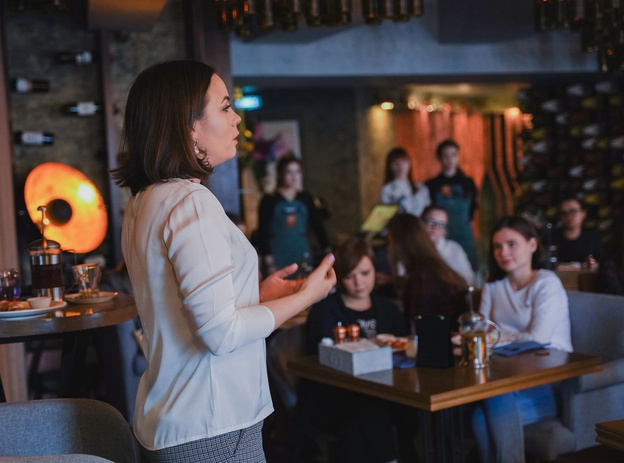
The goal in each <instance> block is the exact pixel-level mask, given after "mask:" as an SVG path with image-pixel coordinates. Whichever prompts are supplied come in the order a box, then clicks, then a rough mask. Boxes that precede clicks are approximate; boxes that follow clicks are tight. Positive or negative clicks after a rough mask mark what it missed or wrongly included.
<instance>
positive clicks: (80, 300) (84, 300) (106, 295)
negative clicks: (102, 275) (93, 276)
mask: <svg viewBox="0 0 624 463" xmlns="http://www.w3.org/2000/svg"><path fill="white" fill-rule="evenodd" d="M117 294H118V293H117V291H115V292H107V291H100V295H99V296H96V297H80V294H79V293H72V294H65V300H66V301H68V302H71V303H72V304H99V303H100V302H106V301H110V300H111V299H113V298H114V297H116V296H117Z"/></svg>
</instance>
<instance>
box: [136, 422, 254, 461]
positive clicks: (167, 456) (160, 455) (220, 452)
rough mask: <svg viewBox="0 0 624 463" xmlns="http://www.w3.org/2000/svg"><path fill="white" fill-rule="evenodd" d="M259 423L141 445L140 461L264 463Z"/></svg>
mask: <svg viewBox="0 0 624 463" xmlns="http://www.w3.org/2000/svg"><path fill="white" fill-rule="evenodd" d="M262 424H263V422H262V421H261V422H260V423H258V424H255V425H253V426H250V427H249V428H245V429H241V430H239V431H232V432H228V433H226V434H222V435H220V436H215V437H209V438H207V439H200V440H196V441H193V442H187V443H186V444H180V445H176V446H174V447H167V448H165V449H161V450H147V449H145V448H141V462H142V463H204V462H205V463H266V459H265V457H264V450H263V449H262Z"/></svg>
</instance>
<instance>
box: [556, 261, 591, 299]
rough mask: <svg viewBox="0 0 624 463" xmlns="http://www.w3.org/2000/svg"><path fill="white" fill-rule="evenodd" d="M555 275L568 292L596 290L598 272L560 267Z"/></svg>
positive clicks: (563, 265)
mask: <svg viewBox="0 0 624 463" xmlns="http://www.w3.org/2000/svg"><path fill="white" fill-rule="evenodd" d="M555 273H556V274H557V276H558V277H559V279H560V280H561V283H562V284H563V287H564V288H565V289H567V290H568V291H589V292H596V290H597V289H598V271H597V270H588V269H584V268H574V267H570V266H566V265H565V264H562V265H560V266H559V267H558V268H557V270H555Z"/></svg>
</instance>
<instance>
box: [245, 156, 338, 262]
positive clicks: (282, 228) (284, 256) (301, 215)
mask: <svg viewBox="0 0 624 463" xmlns="http://www.w3.org/2000/svg"><path fill="white" fill-rule="evenodd" d="M301 178H302V172H301V160H300V159H299V158H297V157H295V156H294V155H287V156H284V157H282V158H281V159H280V160H279V161H278V164H277V189H276V190H275V193H273V194H268V195H264V196H263V197H262V200H261V201H260V205H259V207H258V230H257V246H258V253H259V254H260V255H261V256H262V268H263V270H262V272H263V273H264V274H270V273H273V272H275V271H276V270H277V269H280V268H283V267H285V266H287V265H290V264H292V263H297V264H299V268H300V271H301V272H304V273H305V272H306V271H309V270H311V269H312V267H313V266H314V264H315V262H314V255H313V252H312V246H311V244H310V240H309V236H310V233H311V234H313V235H314V237H315V238H316V240H317V242H318V244H319V245H320V246H321V247H322V248H323V249H330V246H329V239H328V238H327V233H326V231H325V227H324V225H323V218H322V214H321V211H320V210H319V208H318V207H316V205H315V203H314V197H313V196H312V195H311V194H310V193H308V192H307V191H302V190H301Z"/></svg>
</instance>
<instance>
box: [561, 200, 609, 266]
mask: <svg viewBox="0 0 624 463" xmlns="http://www.w3.org/2000/svg"><path fill="white" fill-rule="evenodd" d="M559 217H560V219H561V227H560V228H559V229H556V230H554V231H553V233H552V244H553V245H555V246H557V259H558V260H559V262H586V261H587V259H588V257H590V256H591V257H593V258H594V259H596V261H597V262H598V263H601V262H602V261H603V260H604V257H605V253H604V248H603V246H602V241H601V239H600V233H599V232H598V230H596V229H590V228H585V227H583V222H584V221H585V218H586V217H587V212H586V210H585V205H584V204H583V203H582V202H581V201H580V200H579V199H577V198H574V197H569V198H565V199H564V200H563V201H561V203H560V204H559Z"/></svg>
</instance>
